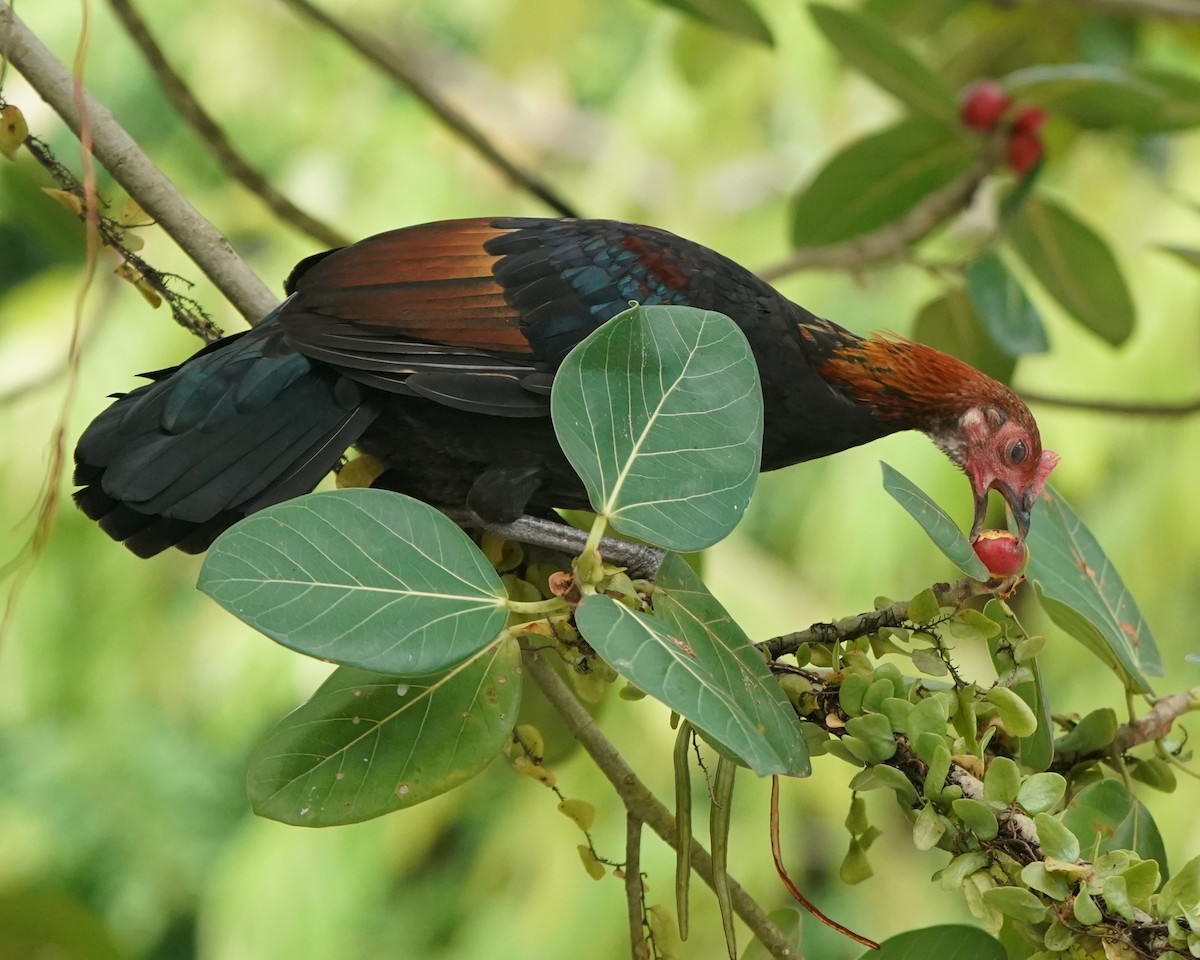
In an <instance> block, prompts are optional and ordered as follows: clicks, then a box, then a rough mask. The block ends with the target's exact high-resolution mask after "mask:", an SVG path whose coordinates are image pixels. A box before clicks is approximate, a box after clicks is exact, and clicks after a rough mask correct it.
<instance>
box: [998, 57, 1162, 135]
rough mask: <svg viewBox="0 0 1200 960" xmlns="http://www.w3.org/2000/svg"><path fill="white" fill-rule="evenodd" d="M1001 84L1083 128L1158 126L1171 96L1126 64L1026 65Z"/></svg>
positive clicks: (1140, 128) (1136, 128) (1021, 99)
mask: <svg viewBox="0 0 1200 960" xmlns="http://www.w3.org/2000/svg"><path fill="white" fill-rule="evenodd" d="M1001 84H1002V85H1003V87H1004V88H1005V90H1007V91H1008V93H1009V95H1010V96H1012V97H1013V98H1014V99H1019V100H1020V101H1021V102H1022V103H1036V104H1037V105H1038V106H1041V107H1045V108H1046V110H1047V111H1048V112H1049V113H1051V114H1053V115H1055V116H1060V117H1066V118H1067V119H1068V120H1071V121H1072V122H1073V123H1076V124H1078V125H1079V126H1081V127H1092V128H1097V129H1108V128H1111V127H1121V126H1125V127H1132V128H1133V129H1135V130H1147V129H1154V128H1155V123H1154V118H1156V117H1159V116H1161V115H1162V112H1163V108H1164V106H1165V103H1166V100H1167V97H1166V94H1165V93H1164V92H1163V90H1162V89H1161V88H1160V87H1157V86H1155V85H1154V84H1153V83H1148V82H1146V81H1145V80H1140V79H1138V78H1137V77H1134V76H1132V75H1130V74H1129V73H1127V72H1126V71H1125V70H1122V69H1121V68H1120V67H1113V66H1107V65H1105V64H1096V63H1060V64H1044V65H1038V66H1034V67H1026V68H1024V69H1022V70H1018V71H1016V72H1015V73H1010V74H1009V75H1008V76H1007V77H1005V78H1004V79H1003V80H1002V81H1001Z"/></svg>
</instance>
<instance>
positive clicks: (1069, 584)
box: [1026, 487, 1162, 693]
mask: <svg viewBox="0 0 1200 960" xmlns="http://www.w3.org/2000/svg"><path fill="white" fill-rule="evenodd" d="M1026 542H1027V543H1028V545H1029V568H1028V571H1027V576H1028V577H1029V579H1030V580H1031V581H1033V583H1034V586H1035V587H1036V588H1037V591H1036V592H1037V595H1038V599H1039V600H1040V601H1041V603H1042V606H1043V607H1044V608H1045V610H1046V612H1047V613H1048V614H1049V615H1050V618H1051V619H1052V620H1053V621H1054V622H1055V623H1057V624H1058V625H1059V626H1060V627H1062V628H1063V629H1064V630H1066V631H1067V632H1068V633H1069V634H1071V635H1072V636H1073V637H1075V639H1076V640H1078V641H1080V642H1081V643H1082V644H1083V645H1084V646H1085V647H1087V648H1088V649H1089V650H1090V651H1091V652H1092V653H1094V654H1095V655H1096V656H1097V657H1099V658H1100V659H1101V660H1102V661H1103V662H1105V663H1106V664H1108V665H1109V667H1110V668H1111V669H1112V670H1114V671H1115V672H1116V673H1117V675H1118V676H1120V677H1121V678H1122V680H1123V681H1124V683H1125V685H1126V686H1127V687H1128V688H1129V689H1130V690H1132V691H1133V692H1135V693H1150V692H1151V691H1150V685H1149V684H1148V683H1147V682H1146V679H1145V677H1144V676H1143V674H1150V675H1151V676H1162V661H1161V659H1160V658H1159V654H1158V646H1157V645H1156V644H1155V642H1154V636H1153V634H1151V632H1150V627H1149V626H1148V625H1147V624H1146V621H1145V620H1144V619H1143V617H1142V613H1141V611H1140V610H1139V609H1138V606H1137V602H1136V601H1135V600H1134V599H1133V596H1132V595H1131V594H1130V593H1129V591H1128V590H1127V589H1126V587H1125V584H1124V582H1123V581H1122V580H1121V577H1120V576H1119V575H1118V574H1117V571H1116V570H1115V569H1114V568H1113V565H1112V563H1111V562H1110V561H1109V559H1108V557H1107V556H1106V555H1105V553H1104V550H1103V549H1102V548H1101V547H1100V544H1099V543H1097V542H1096V538H1095V537H1093V536H1092V534H1091V532H1090V531H1089V530H1088V529H1087V527H1085V526H1084V524H1083V521H1081V520H1080V519H1079V518H1078V517H1077V516H1076V515H1075V513H1074V512H1073V511H1072V510H1071V507H1070V506H1069V505H1068V504H1067V502H1066V500H1064V499H1063V497H1062V495H1061V494H1060V493H1059V492H1058V491H1057V490H1055V489H1054V488H1053V487H1047V488H1046V492H1045V493H1044V494H1043V495H1042V500H1041V503H1040V505H1039V506H1038V507H1037V509H1036V510H1034V513H1033V522H1032V524H1031V525H1030V529H1029V537H1028V538H1027V541H1026Z"/></svg>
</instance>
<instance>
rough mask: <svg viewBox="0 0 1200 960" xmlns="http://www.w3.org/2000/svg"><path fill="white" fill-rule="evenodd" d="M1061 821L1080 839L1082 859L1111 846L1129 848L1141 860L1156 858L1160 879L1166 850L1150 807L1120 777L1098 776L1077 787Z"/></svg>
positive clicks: (1165, 860) (1120, 848)
mask: <svg viewBox="0 0 1200 960" xmlns="http://www.w3.org/2000/svg"><path fill="white" fill-rule="evenodd" d="M1062 820H1063V824H1064V825H1065V826H1066V827H1067V829H1069V830H1070V831H1071V832H1072V833H1073V834H1075V836H1076V837H1077V838H1078V839H1079V848H1080V851H1081V855H1082V856H1083V857H1084V859H1087V860H1093V859H1095V858H1096V857H1097V856H1099V855H1100V854H1102V853H1109V852H1110V851H1113V850H1132V851H1133V852H1134V853H1136V854H1137V855H1138V856H1139V857H1141V858H1142V859H1143V860H1157V861H1158V866H1159V869H1160V870H1161V871H1162V876H1163V879H1166V878H1167V877H1169V876H1170V872H1169V871H1168V870H1167V851H1166V847H1164V846H1163V841H1162V837H1161V836H1160V835H1159V832H1158V827H1157V826H1155V824H1154V818H1153V817H1151V816H1150V811H1149V810H1147V809H1146V807H1145V805H1144V804H1143V803H1142V802H1141V801H1140V800H1138V798H1137V797H1135V796H1134V795H1133V794H1132V793H1130V792H1129V791H1128V790H1127V789H1125V785H1124V784H1123V783H1121V782H1120V781H1119V780H1101V781H1100V782H1099V783H1093V784H1090V785H1089V786H1086V787H1084V788H1083V789H1082V790H1080V791H1079V793H1078V794H1076V795H1075V796H1074V797H1073V798H1072V799H1071V802H1070V803H1068V804H1067V809H1066V812H1065V813H1063V817H1062Z"/></svg>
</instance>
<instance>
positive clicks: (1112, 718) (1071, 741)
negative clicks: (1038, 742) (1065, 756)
mask: <svg viewBox="0 0 1200 960" xmlns="http://www.w3.org/2000/svg"><path fill="white" fill-rule="evenodd" d="M1116 736H1117V714H1116V711H1114V710H1113V708H1112V707H1101V708H1100V709H1099V710H1093V711H1092V712H1091V713H1089V714H1088V715H1087V716H1085V717H1084V718H1083V719H1082V720H1080V721H1079V722H1078V723H1077V724H1075V726H1074V727H1073V728H1071V730H1070V731H1068V732H1067V733H1065V734H1063V736H1061V737H1059V738H1058V740H1056V741H1055V742H1054V747H1055V749H1057V750H1058V751H1059V752H1060V753H1095V752H1096V751H1098V750H1103V749H1104V748H1105V747H1107V746H1108V745H1109V744H1111V743H1112V742H1113V740H1114V739H1115V738H1116Z"/></svg>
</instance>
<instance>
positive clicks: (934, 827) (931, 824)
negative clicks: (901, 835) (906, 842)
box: [913, 803, 946, 850]
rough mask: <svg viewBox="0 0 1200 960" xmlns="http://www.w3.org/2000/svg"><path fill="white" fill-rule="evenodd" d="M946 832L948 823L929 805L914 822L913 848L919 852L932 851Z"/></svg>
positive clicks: (922, 809)
mask: <svg viewBox="0 0 1200 960" xmlns="http://www.w3.org/2000/svg"><path fill="white" fill-rule="evenodd" d="M945 832H946V822H945V821H944V820H943V819H942V818H941V816H940V815H939V814H938V812H937V810H936V809H935V808H934V806H933V804H932V803H927V804H925V806H923V807H922V808H921V812H920V813H918V814H917V819H916V820H915V821H914V822H913V846H914V847H916V848H917V849H918V850H932V849H933V848H934V847H936V846H937V843H938V841H939V840H941V839H942V835H943V834H945Z"/></svg>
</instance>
